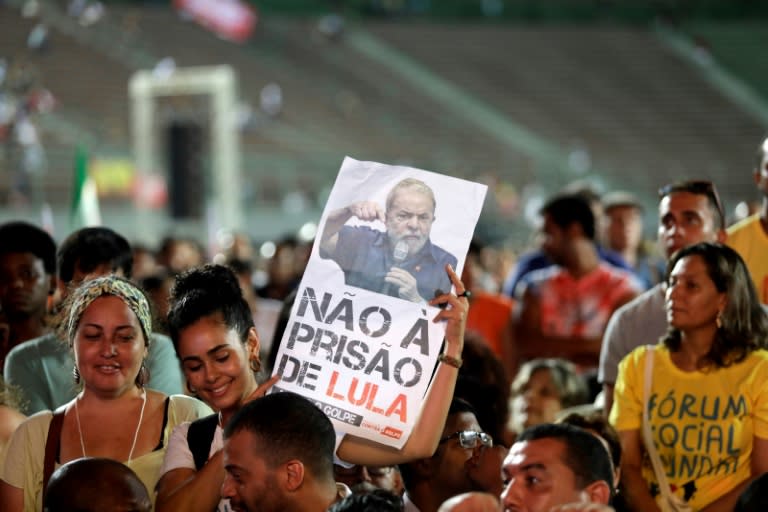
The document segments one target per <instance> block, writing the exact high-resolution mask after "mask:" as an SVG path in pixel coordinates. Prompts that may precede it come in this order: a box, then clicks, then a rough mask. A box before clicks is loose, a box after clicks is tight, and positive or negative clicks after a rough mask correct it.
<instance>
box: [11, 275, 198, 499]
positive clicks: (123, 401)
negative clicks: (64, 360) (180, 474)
mask: <svg viewBox="0 0 768 512" xmlns="http://www.w3.org/2000/svg"><path fill="white" fill-rule="evenodd" d="M60 328H61V329H62V330H63V331H64V332H63V333H62V334H63V336H62V339H66V340H68V342H69V348H70V349H71V350H72V351H73V355H74V360H75V366H74V368H73V377H74V381H75V385H82V390H81V391H80V393H78V395H77V396H76V397H75V399H74V400H72V401H71V402H69V403H68V404H66V405H64V406H62V407H60V408H59V409H57V410H56V411H55V412H51V411H42V412H40V413H38V414H35V415H34V416H32V417H30V418H29V419H28V420H27V421H25V422H24V423H23V424H22V425H21V426H20V427H19V429H18V430H17V431H16V433H15V434H14V435H13V437H12V438H11V441H10V443H9V445H8V449H7V452H6V458H5V462H4V465H3V467H2V468H0V478H1V479H2V482H0V510H3V511H6V512H15V511H22V510H23V511H40V510H42V508H43V503H42V496H43V491H44V488H45V484H46V483H47V481H48V478H49V477H50V474H51V473H52V472H53V470H54V469H55V467H57V466H58V465H61V464H63V463H65V462H68V461H71V460H75V459H79V458H82V457H106V458H110V459H115V460H118V461H120V462H123V463H124V464H125V465H126V466H128V467H130V468H131V469H132V470H133V471H135V472H136V473H137V474H138V475H139V477H140V478H141V480H142V482H143V483H144V484H145V485H146V486H147V489H150V490H151V489H154V487H155V483H156V482H157V479H158V477H159V474H158V473H159V470H160V464H161V463H162V460H163V454H164V453H165V449H166V447H167V444H168V436H169V435H170V432H171V431H172V430H173V428H174V427H175V426H176V425H177V424H179V423H181V422H184V421H189V420H194V419H196V418H198V417H200V416H204V415H206V414H209V413H210V409H208V407H207V406H205V404H203V403H202V402H199V401H198V400H196V399H194V398H190V397H186V396H181V395H173V396H170V397H169V396H166V395H164V394H162V393H160V392H157V391H153V390H150V389H146V388H145V387H144V384H145V383H146V382H147V379H148V372H147V370H146V366H145V365H144V359H145V358H146V356H147V350H148V348H149V342H150V338H149V337H148V334H149V333H151V332H152V325H151V314H150V307H149V303H148V301H147V299H146V297H145V296H144V294H143V293H142V291H141V290H140V289H138V288H137V287H136V286H135V285H133V284H132V283H130V282H129V281H127V280H125V279H122V278H120V277H116V276H105V277H99V278H96V279H92V280H89V281H86V282H84V283H83V284H82V285H81V286H80V288H78V289H77V290H76V291H75V292H74V293H73V294H71V295H70V297H69V299H68V301H67V304H66V308H65V310H64V316H63V318H62V322H61V323H60ZM94 477H95V478H96V477H97V476H96V475H94Z"/></svg>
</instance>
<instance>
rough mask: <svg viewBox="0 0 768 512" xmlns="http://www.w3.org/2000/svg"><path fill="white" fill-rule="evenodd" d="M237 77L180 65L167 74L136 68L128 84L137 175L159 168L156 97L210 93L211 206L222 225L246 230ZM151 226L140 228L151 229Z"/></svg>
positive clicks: (229, 71) (221, 70) (213, 69)
mask: <svg viewBox="0 0 768 512" xmlns="http://www.w3.org/2000/svg"><path fill="white" fill-rule="evenodd" d="M236 82H237V79H236V75H235V72H234V70H233V69H232V67H230V66H224V65H222V66H201V67H189V68H176V69H175V70H174V71H173V72H172V73H170V74H168V75H159V74H156V73H153V72H152V71H137V72H136V73H134V74H133V76H132V77H131V79H130V83H129V94H130V98H131V124H132V134H133V151H134V159H135V164H136V170H137V172H138V173H139V175H142V174H143V175H145V176H146V175H147V174H149V173H152V172H156V171H157V170H158V169H160V168H161V167H162V165H159V164H158V162H157V161H156V159H157V155H158V148H157V144H158V140H162V137H160V136H159V135H158V134H157V133H155V132H156V131H157V130H156V124H155V122H154V117H155V112H156V101H155V100H156V98H158V97H163V96H183V95H206V96H208V97H209V98H210V105H211V107H210V113H211V114H210V121H211V122H210V132H209V133H210V148H211V169H210V170H211V185H212V192H213V194H212V197H211V198H209V201H210V205H211V207H212V208H213V210H214V212H215V213H216V218H217V223H218V224H219V225H220V227H222V228H225V229H231V230H239V229H241V228H242V222H243V213H242V206H241V204H240V203H241V201H240V197H241V191H240V188H241V179H240V139H239V134H238V128H237V83H236ZM150 224H151V223H148V224H143V225H142V227H145V228H150Z"/></svg>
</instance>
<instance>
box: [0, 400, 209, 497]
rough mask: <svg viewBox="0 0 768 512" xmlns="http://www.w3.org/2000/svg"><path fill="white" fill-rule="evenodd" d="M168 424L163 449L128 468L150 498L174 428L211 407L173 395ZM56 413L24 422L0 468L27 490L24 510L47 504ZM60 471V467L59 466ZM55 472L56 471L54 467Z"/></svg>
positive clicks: (2, 474)
mask: <svg viewBox="0 0 768 512" xmlns="http://www.w3.org/2000/svg"><path fill="white" fill-rule="evenodd" d="M167 407H168V409H167V421H166V423H165V428H164V429H163V432H162V439H163V445H162V447H161V448H159V449H157V450H155V451H152V452H149V453H146V454H144V455H142V456H141V457H136V458H135V459H133V460H132V461H131V462H129V463H128V462H124V464H125V465H126V466H128V467H129V468H131V469H132V470H133V471H135V472H136V474H137V475H138V477H139V479H140V480H141V481H142V482H143V483H144V485H145V486H146V487H147V489H148V490H149V496H150V497H151V498H152V500H153V506H154V499H155V492H154V491H155V484H157V481H158V480H159V478H160V465H161V464H162V462H163V456H164V455H165V450H166V448H167V447H168V438H169V437H170V435H171V431H173V429H174V427H175V426H176V425H178V424H180V423H183V422H185V421H194V420H196V419H197V418H200V417H203V416H207V415H209V414H211V410H210V408H209V407H208V406H207V405H205V404H204V403H203V402H201V401H199V400H197V399H195V398H191V397H188V396H184V395H171V396H170V397H168V402H167ZM52 418H53V413H52V412H51V411H40V412H38V413H37V414H34V415H32V416H30V417H29V418H28V419H27V420H26V421H25V422H24V423H22V424H21V425H20V426H19V428H18V429H17V430H16V432H14V433H13V436H11V440H10V441H9V443H8V446H7V447H6V453H5V456H6V457H5V461H4V463H3V466H2V467H0V479H2V480H3V481H5V482H6V483H7V484H9V485H11V486H13V487H17V488H19V489H23V491H24V511H25V512H40V511H41V510H42V505H43V503H42V502H43V499H42V498H43V460H44V459H45V441H46V439H47V438H48V427H49V426H50V424H51V419H52ZM55 466H56V468H58V467H59V464H56V465H55ZM54 469H55V468H54Z"/></svg>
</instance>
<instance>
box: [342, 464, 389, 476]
mask: <svg viewBox="0 0 768 512" xmlns="http://www.w3.org/2000/svg"><path fill="white" fill-rule="evenodd" d="M363 469H365V471H366V472H367V473H368V476H371V477H382V476H387V475H388V474H390V473H391V472H392V471H394V469H395V468H394V467H393V466H351V467H348V468H347V467H344V466H341V465H338V464H337V465H334V471H335V472H336V476H337V477H350V478H352V477H357V476H358V475H360V474H362V472H363Z"/></svg>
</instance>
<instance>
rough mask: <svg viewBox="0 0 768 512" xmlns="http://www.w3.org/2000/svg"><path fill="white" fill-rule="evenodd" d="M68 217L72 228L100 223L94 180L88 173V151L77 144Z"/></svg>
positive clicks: (98, 224)
mask: <svg viewBox="0 0 768 512" xmlns="http://www.w3.org/2000/svg"><path fill="white" fill-rule="evenodd" d="M69 218H70V224H71V229H72V230H75V229H80V228H84V227H89V226H100V225H101V212H100V210H99V196H98V194H97V191H96V182H95V181H94V180H93V178H92V177H91V176H90V175H89V174H88V152H87V151H86V149H85V148H83V147H82V146H78V148H77V152H76V154H75V181H74V185H73V188H72V207H71V210H70V216H69Z"/></svg>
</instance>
